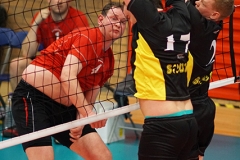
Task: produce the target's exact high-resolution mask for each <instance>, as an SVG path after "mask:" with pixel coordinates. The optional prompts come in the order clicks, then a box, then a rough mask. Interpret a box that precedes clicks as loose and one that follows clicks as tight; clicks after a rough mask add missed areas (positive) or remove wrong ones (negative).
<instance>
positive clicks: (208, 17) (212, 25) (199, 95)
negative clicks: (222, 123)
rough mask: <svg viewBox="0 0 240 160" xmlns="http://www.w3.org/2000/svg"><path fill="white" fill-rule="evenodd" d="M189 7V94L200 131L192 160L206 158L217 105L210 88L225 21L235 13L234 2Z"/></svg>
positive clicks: (213, 0)
mask: <svg viewBox="0 0 240 160" xmlns="http://www.w3.org/2000/svg"><path fill="white" fill-rule="evenodd" d="M187 6H188V10H189V13H190V16H191V31H190V35H191V36H190V44H189V51H190V53H191V55H190V56H189V59H193V60H190V61H189V65H190V68H193V70H192V75H191V79H190V83H189V91H190V95H191V100H192V104H193V113H194V116H195V118H196V120H197V122H198V128H199V132H198V138H197V140H198V142H197V144H196V146H194V147H193V149H192V151H191V154H190V157H189V159H191V160H194V159H196V160H198V159H203V156H204V152H205V150H206V148H207V147H208V145H209V144H210V142H211V139H212V136H213V134H214V118H215V104H214V102H213V101H212V99H211V98H210V97H209V96H208V89H209V83H210V78H211V73H212V70H213V64H214V61H215V52H216V40H217V37H218V34H219V32H220V30H221V29H222V20H223V19H224V18H226V17H227V16H229V15H230V14H231V13H232V12H233V9H234V3H233V0H225V1H222V0H199V1H196V0H192V1H191V3H190V2H187ZM192 62H193V63H192ZM192 66H193V67H192Z"/></svg>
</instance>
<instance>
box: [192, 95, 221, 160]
mask: <svg viewBox="0 0 240 160" xmlns="http://www.w3.org/2000/svg"><path fill="white" fill-rule="evenodd" d="M192 105H193V114H194V116H195V118H196V120H197V123H198V142H197V144H196V146H198V155H201V156H204V152H205V150H206V148H207V147H208V146H209V144H210V142H211V140H212V137H213V134H214V119H215V113H216V106H215V103H214V102H213V100H212V99H211V98H209V97H208V96H207V95H205V96H203V97H201V98H199V97H198V98H197V99H192ZM195 149H196V147H195V148H194V149H193V151H192V152H193V153H196V152H195V151H194V150H195ZM193 153H191V154H193ZM191 156H192V155H191ZM192 157H193V156H192Z"/></svg>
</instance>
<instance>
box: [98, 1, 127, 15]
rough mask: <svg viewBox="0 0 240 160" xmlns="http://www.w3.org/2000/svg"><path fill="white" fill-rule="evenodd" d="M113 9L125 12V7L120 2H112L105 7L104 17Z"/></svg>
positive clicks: (103, 10)
mask: <svg viewBox="0 0 240 160" xmlns="http://www.w3.org/2000/svg"><path fill="white" fill-rule="evenodd" d="M112 8H121V9H122V10H123V5H122V4H121V3H118V2H110V3H108V4H106V5H105V6H104V7H103V9H102V15H103V16H106V15H107V13H108V11H109V10H110V9H112Z"/></svg>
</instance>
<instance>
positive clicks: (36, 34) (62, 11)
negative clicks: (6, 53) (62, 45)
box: [10, 0, 89, 90]
mask: <svg viewBox="0 0 240 160" xmlns="http://www.w3.org/2000/svg"><path fill="white" fill-rule="evenodd" d="M48 3H49V7H48V8H45V9H42V10H41V11H39V12H37V13H36V14H35V16H34V18H33V20H32V24H31V28H30V30H29V31H28V35H27V37H26V38H25V39H24V41H23V43H22V57H17V58H14V59H13V60H12V61H11V64H10V76H11V79H10V82H11V86H12V89H13V90H14V89H15V88H16V85H17V84H18V82H19V80H20V79H21V75H22V72H23V70H24V69H25V68H26V67H27V65H28V64H30V62H31V61H32V59H34V58H35V56H36V54H37V50H38V47H39V45H40V44H42V45H43V47H44V48H46V47H48V46H49V45H50V44H51V43H52V42H54V41H55V40H56V39H59V38H60V37H63V36H65V35H66V34H68V33H69V32H70V31H72V30H74V29H75V28H78V27H89V24H88V20H87V18H86V16H85V14H84V13H82V12H81V11H79V10H77V9H74V8H73V7H71V6H70V1H68V0H61V1H59V0H51V1H50V0H48Z"/></svg>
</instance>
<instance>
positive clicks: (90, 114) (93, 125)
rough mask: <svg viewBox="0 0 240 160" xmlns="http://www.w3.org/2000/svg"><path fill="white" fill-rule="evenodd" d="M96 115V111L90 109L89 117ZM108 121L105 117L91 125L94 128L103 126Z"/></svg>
mask: <svg viewBox="0 0 240 160" xmlns="http://www.w3.org/2000/svg"><path fill="white" fill-rule="evenodd" d="M95 115H96V113H95V112H93V111H89V112H88V115H87V117H89V116H95ZM106 122H107V119H103V120H100V121H97V122H93V123H91V124H90V125H91V127H92V128H102V127H104V126H105V125H106Z"/></svg>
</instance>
